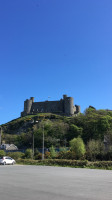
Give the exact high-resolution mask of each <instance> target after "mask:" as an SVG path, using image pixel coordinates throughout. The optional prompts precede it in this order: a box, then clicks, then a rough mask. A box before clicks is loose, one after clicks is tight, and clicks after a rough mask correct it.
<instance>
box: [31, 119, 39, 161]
mask: <svg viewBox="0 0 112 200" xmlns="http://www.w3.org/2000/svg"><path fill="white" fill-rule="evenodd" d="M32 123H33V124H34V125H35V124H36V123H38V121H33V122H32ZM34 148H35V137H34V132H33V137H32V159H33V158H34Z"/></svg>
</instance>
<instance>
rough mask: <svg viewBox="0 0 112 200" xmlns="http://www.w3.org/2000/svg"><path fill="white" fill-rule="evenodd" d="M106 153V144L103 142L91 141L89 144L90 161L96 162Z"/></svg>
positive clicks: (88, 154)
mask: <svg viewBox="0 0 112 200" xmlns="http://www.w3.org/2000/svg"><path fill="white" fill-rule="evenodd" d="M103 153H104V144H103V142H102V141H101V140H94V139H92V140H90V141H89V142H88V143H87V157H88V159H90V160H96V158H97V156H98V155H100V157H101V155H103Z"/></svg>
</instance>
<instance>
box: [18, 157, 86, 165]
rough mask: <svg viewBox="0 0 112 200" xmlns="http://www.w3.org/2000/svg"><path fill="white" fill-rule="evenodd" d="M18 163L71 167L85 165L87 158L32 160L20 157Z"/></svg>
mask: <svg viewBox="0 0 112 200" xmlns="http://www.w3.org/2000/svg"><path fill="white" fill-rule="evenodd" d="M18 163H22V164H27V165H47V166H57V165H58V166H70V167H85V166H87V163H88V161H87V160H67V159H46V160H43V161H42V160H30V159H19V160H18Z"/></svg>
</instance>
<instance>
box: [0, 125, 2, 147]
mask: <svg viewBox="0 0 112 200" xmlns="http://www.w3.org/2000/svg"><path fill="white" fill-rule="evenodd" d="M1 144H2V127H0V148H1Z"/></svg>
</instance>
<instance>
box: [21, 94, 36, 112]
mask: <svg viewBox="0 0 112 200" xmlns="http://www.w3.org/2000/svg"><path fill="white" fill-rule="evenodd" d="M33 102H34V97H31V98H30V99H26V101H24V112H23V114H22V115H28V114H30V111H31V107H32V103H33Z"/></svg>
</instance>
